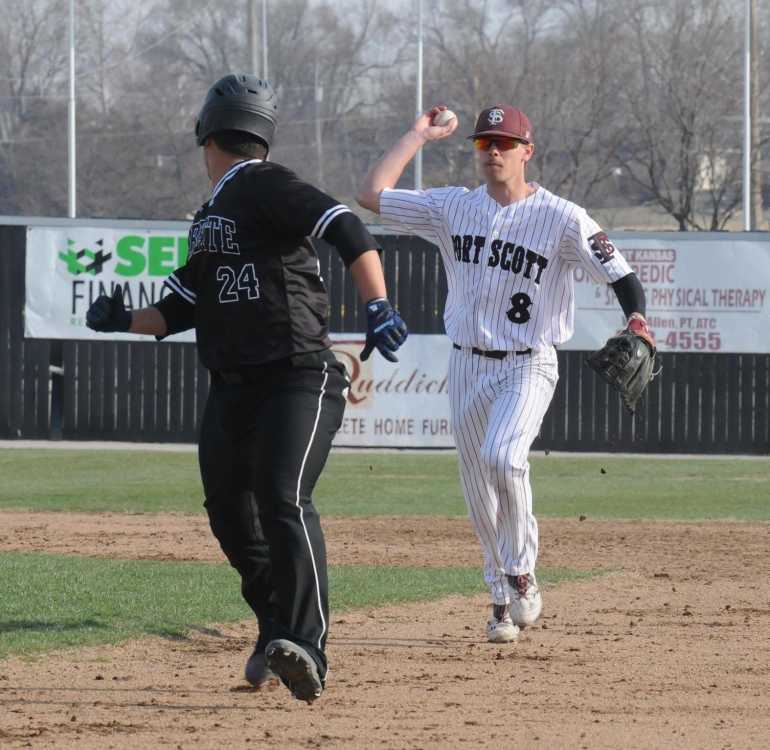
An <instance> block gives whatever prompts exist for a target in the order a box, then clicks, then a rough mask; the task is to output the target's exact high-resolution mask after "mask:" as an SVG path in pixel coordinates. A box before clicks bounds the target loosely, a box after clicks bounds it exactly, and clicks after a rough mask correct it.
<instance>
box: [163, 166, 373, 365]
mask: <svg viewBox="0 0 770 750" xmlns="http://www.w3.org/2000/svg"><path fill="white" fill-rule="evenodd" d="M343 215H346V216H347V218H348V219H350V217H352V216H353V215H352V214H351V212H350V209H349V208H348V207H347V206H345V205H344V204H341V203H339V202H337V201H336V200H334V198H331V197H330V196H328V195H326V194H325V193H323V192H321V191H320V190H318V189H316V188H314V187H313V186H312V185H309V184H308V183H306V182H303V181H302V180H300V179H299V177H297V175H295V174H294V173H293V172H291V171H290V170H288V169H286V168H285V167H282V166H280V165H279V164H274V163H272V162H263V161H260V160H258V159H251V160H247V161H242V162H239V163H237V164H235V165H234V166H233V167H231V168H230V169H229V170H228V171H227V172H226V173H225V174H224V175H223V176H222V178H221V179H220V180H219V182H218V183H217V184H216V186H215V187H214V189H213V191H212V193H211V197H210V198H209V200H207V201H206V202H205V203H204V204H203V206H201V208H200V209H199V210H198V212H197V213H196V214H195V218H194V219H193V223H192V226H191V227H190V233H189V254H188V257H187V262H186V264H185V265H184V266H182V267H181V268H179V269H177V270H176V271H174V273H172V274H171V275H170V276H169V278H168V280H167V281H166V284H167V285H168V287H169V288H170V289H171V290H172V291H173V292H174V293H175V294H174V296H175V297H178V299H177V300H174V301H172V300H166V301H165V306H166V310H164V307H163V305H164V303H161V305H159V307H160V309H161V311H162V312H164V314H166V315H167V317H168V312H167V310H170V309H173V310H174V311H175V312H174V317H175V318H176V320H175V321H174V322H173V325H170V326H169V328H170V331H169V332H170V333H173V332H177V331H179V330H184V329H185V328H189V327H192V325H193V324H194V326H195V333H196V339H197V344H198V352H199V356H200V358H201V361H202V362H203V364H204V365H205V366H206V367H207V368H209V369H210V370H231V369H236V368H239V367H244V366H249V365H259V364H263V363H266V362H270V361H273V360H277V359H283V358H285V357H288V356H290V355H292V354H299V353H303V352H312V351H319V350H321V349H325V348H327V347H328V346H329V343H330V342H329V338H328V320H329V302H328V295H327V293H326V289H325V287H324V283H323V280H322V278H321V274H320V266H319V262H318V258H317V256H316V253H315V250H314V249H313V245H312V243H311V241H310V238H313V237H323V236H324V234H325V233H326V232H327V231H328V230H329V229H330V227H332V225H333V224H335V222H338V219H339V218H340V217H342V216H343ZM338 225H339V224H338ZM330 234H333V232H330ZM356 244H357V245H361V246H360V247H359V248H358V250H357V252H353V254H352V255H353V257H354V256H355V255H357V254H360V253H362V252H364V251H366V250H370V249H373V248H375V247H376V245H375V243H374V240H373V239H372V238H371V235H369V233H368V232H366V231H365V230H364V231H363V232H359V233H358V234H357V239H356ZM348 260H349V258H348ZM180 301H184V302H185V303H187V304H186V305H184V304H180ZM188 306H189V307H188ZM180 308H181V309H182V310H183V312H182V313H181V314H180V313H179V312H178V310H179V309H180ZM180 319H181V321H182V322H181V323H180V322H179V321H180ZM185 323H186V325H185Z"/></svg>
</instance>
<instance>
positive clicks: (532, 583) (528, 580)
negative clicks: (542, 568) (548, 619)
mask: <svg viewBox="0 0 770 750" xmlns="http://www.w3.org/2000/svg"><path fill="white" fill-rule="evenodd" d="M506 577H507V578H508V584H509V585H510V587H511V619H512V620H513V622H514V623H516V625H518V626H519V627H520V628H523V627H526V626H527V625H533V624H534V623H535V621H536V620H537V618H538V617H540V613H541V612H542V611H543V597H542V596H540V588H539V587H538V585H537V580H536V579H535V574H534V573H524V574H523V575H520V576H506Z"/></svg>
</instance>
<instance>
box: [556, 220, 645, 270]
mask: <svg viewBox="0 0 770 750" xmlns="http://www.w3.org/2000/svg"><path fill="white" fill-rule="evenodd" d="M559 251H560V252H561V254H562V257H564V258H565V260H567V261H568V262H570V263H574V264H580V265H581V266H582V267H583V268H585V270H586V271H588V273H589V274H590V276H591V277H592V278H593V279H594V281H596V283H597V284H611V283H613V282H615V281H618V280H619V279H622V278H623V277H624V276H628V274H630V273H631V272H632V269H631V266H629V265H628V262H627V261H626V259H625V258H624V257H623V256H622V255H621V254H620V252H618V249H617V248H616V247H615V245H613V243H612V240H610V238H609V237H608V236H607V234H606V232H604V231H603V230H602V228H601V227H600V226H599V225H598V224H597V223H596V222H595V221H594V220H593V219H592V218H591V217H590V216H589V215H588V214H587V213H586V211H585V210H584V209H582V208H579V209H577V211H576V212H575V214H574V216H573V218H572V220H571V221H570V223H569V224H568V225H567V229H566V230H565V232H564V236H563V237H562V241H561V245H560V246H559Z"/></svg>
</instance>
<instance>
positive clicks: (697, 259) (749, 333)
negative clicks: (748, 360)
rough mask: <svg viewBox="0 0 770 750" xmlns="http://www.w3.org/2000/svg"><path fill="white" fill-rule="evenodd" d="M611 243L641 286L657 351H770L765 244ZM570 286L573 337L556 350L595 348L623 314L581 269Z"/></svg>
mask: <svg viewBox="0 0 770 750" xmlns="http://www.w3.org/2000/svg"><path fill="white" fill-rule="evenodd" d="M755 236H756V235H755ZM611 238H612V241H613V242H614V243H615V245H616V247H617V248H618V250H620V252H621V253H622V254H623V256H624V257H625V258H626V260H627V261H628V262H629V264H630V265H631V267H632V268H633V269H634V271H635V273H636V274H637V276H638V277H639V280H640V281H641V282H642V286H643V287H644V291H645V294H646V297H647V321H648V322H649V324H650V328H651V329H652V331H653V333H654V334H655V339H656V341H657V344H658V348H659V349H660V351H662V352H696V353H701V352H704V353H705V352H722V353H742V352H745V353H755V354H761V353H767V352H770V335H769V334H768V331H769V330H770V294H769V293H768V292H769V291H770V239H769V240H766V241H752V240H748V239H742V238H741V236H740V235H737V236H736V235H730V234H727V233H724V234H716V235H715V234H707V235H704V234H700V233H697V232H688V233H673V232H672V233H670V234H666V235H658V236H657V237H644V236H642V237H640V236H639V235H637V236H636V237H624V236H623V235H622V234H616V235H611ZM575 281H576V283H575V292H576V294H575V302H576V304H575V307H576V309H575V335H574V336H573V337H572V339H571V340H570V341H569V343H568V344H566V345H564V346H562V347H561V348H562V349H570V350H578V351H588V350H593V349H597V348H599V347H600V346H602V344H604V341H605V340H606V338H607V337H608V336H609V335H610V334H611V333H612V332H613V331H614V330H616V329H618V328H620V327H621V325H622V324H623V315H622V313H621V310H620V307H619V305H618V300H617V297H616V296H615V292H614V291H613V290H612V288H611V287H609V286H606V285H600V284H595V283H594V282H593V280H592V279H591V278H590V277H588V276H587V274H586V273H585V272H584V271H583V270H582V269H580V268H578V269H576V270H575Z"/></svg>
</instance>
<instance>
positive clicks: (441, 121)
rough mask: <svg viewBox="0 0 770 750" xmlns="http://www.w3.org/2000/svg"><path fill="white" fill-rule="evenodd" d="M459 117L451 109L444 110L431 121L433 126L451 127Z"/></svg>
mask: <svg viewBox="0 0 770 750" xmlns="http://www.w3.org/2000/svg"><path fill="white" fill-rule="evenodd" d="M456 118H457V115H456V114H455V113H454V112H452V110H451V109H442V110H441V112H439V113H438V114H437V115H436V116H435V117H434V118H433V120H432V121H431V125H442V126H443V125H449V123H450V122H451V121H452V120H453V119H456Z"/></svg>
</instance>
